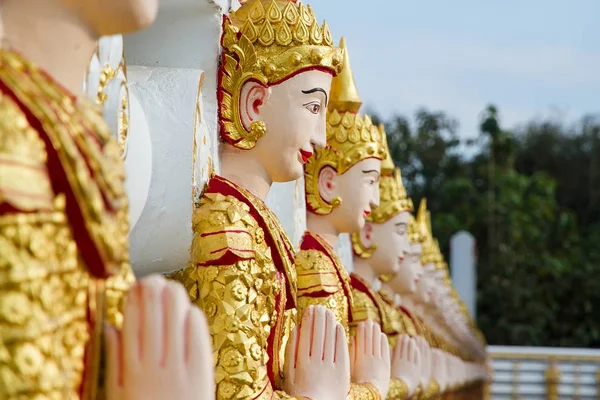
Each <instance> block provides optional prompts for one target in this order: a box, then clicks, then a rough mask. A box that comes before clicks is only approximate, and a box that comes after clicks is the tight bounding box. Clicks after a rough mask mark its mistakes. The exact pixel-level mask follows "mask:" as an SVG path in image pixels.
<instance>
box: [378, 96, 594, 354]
mask: <svg viewBox="0 0 600 400" xmlns="http://www.w3.org/2000/svg"><path fill="white" fill-rule="evenodd" d="M376 120H378V119H377V118H376ZM385 125H386V131H387V133H388V143H389V146H390V151H391V153H392V157H393V158H394V160H395V162H396V164H397V165H398V166H399V167H400V168H401V170H402V174H403V178H404V182H405V185H406V186H407V189H408V191H409V193H410V194H411V196H412V198H413V201H414V202H415V204H418V202H419V201H420V200H421V199H422V198H423V197H426V198H427V202H428V206H429V208H430V209H431V211H432V216H433V228H434V231H435V234H436V236H437V237H438V238H439V239H440V243H441V244H442V245H443V246H444V249H443V250H444V252H445V254H446V255H448V250H449V249H448V245H447V244H448V243H449V239H450V237H451V235H452V234H453V233H455V232H457V231H459V230H467V231H470V232H471V233H473V234H474V235H475V237H476V238H477V251H478V270H477V274H478V324H479V326H480V328H481V329H482V330H483V332H484V333H485V335H486V337H487V339H488V341H489V343H490V344H504V345H528V346H578V347H600V308H598V307H596V308H595V307H594V305H598V304H600V278H599V277H600V246H598V243H599V242H600V160H599V159H598V155H600V138H599V137H600V121H599V120H598V119H597V118H594V117H591V116H588V117H585V118H583V119H582V120H581V122H580V123H578V124H577V125H575V126H573V127H565V126H564V125H563V124H561V123H560V122H556V121H532V122H530V123H529V124H527V125H525V127H524V128H522V129H520V130H517V131H514V132H508V131H506V130H504V129H502V127H501V124H500V121H499V118H498V112H497V110H496V108H495V107H493V106H489V107H488V108H487V109H486V110H484V113H483V117H482V120H481V126H480V131H481V132H480V136H479V137H478V138H477V140H475V141H466V140H460V139H459V137H458V124H457V122H456V120H454V119H453V118H451V117H449V116H448V115H446V114H445V113H443V112H431V111H428V110H426V109H420V110H418V111H417V112H416V114H415V118H414V122H412V123H411V122H410V121H409V120H408V119H407V118H405V117H402V116H394V117H393V118H392V119H391V120H389V121H386V123H385ZM465 149H467V150H469V153H472V154H473V155H472V157H469V158H467V157H464V156H463V155H462V154H464V153H465V152H464V150H465ZM591 277H592V279H590V278H591Z"/></svg>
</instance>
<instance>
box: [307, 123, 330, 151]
mask: <svg viewBox="0 0 600 400" xmlns="http://www.w3.org/2000/svg"><path fill="white" fill-rule="evenodd" d="M316 128H317V129H316V130H315V132H313V134H312V136H311V138H310V143H311V144H312V146H313V148H315V149H323V148H325V146H326V145H327V123H326V122H325V115H323V118H321V119H320V120H319V123H318V124H317V127H316Z"/></svg>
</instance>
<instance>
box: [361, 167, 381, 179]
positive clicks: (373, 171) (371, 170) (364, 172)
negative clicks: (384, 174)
mask: <svg viewBox="0 0 600 400" xmlns="http://www.w3.org/2000/svg"><path fill="white" fill-rule="evenodd" d="M372 173H376V174H377V177H378V178H379V171H377V170H376V169H369V170H366V171H365V170H363V174H372Z"/></svg>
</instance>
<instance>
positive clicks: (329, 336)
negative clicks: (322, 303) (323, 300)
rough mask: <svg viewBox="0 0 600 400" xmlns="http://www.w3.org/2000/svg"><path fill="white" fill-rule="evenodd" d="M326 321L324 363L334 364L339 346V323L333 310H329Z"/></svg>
mask: <svg viewBox="0 0 600 400" xmlns="http://www.w3.org/2000/svg"><path fill="white" fill-rule="evenodd" d="M327 311H328V312H327V314H326V319H325V343H324V345H323V361H326V362H328V363H333V360H334V359H335V349H336V346H337V342H336V340H337V325H338V324H337V322H336V321H335V316H334V315H333V312H332V311H331V310H327Z"/></svg>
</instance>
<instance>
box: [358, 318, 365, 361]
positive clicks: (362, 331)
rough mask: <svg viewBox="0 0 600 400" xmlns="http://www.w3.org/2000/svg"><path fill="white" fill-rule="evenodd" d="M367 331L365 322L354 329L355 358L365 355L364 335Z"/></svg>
mask: <svg viewBox="0 0 600 400" xmlns="http://www.w3.org/2000/svg"><path fill="white" fill-rule="evenodd" d="M366 331H367V321H364V322H361V323H360V324H359V325H358V327H357V328H356V357H359V355H361V354H365V335H366Z"/></svg>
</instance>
